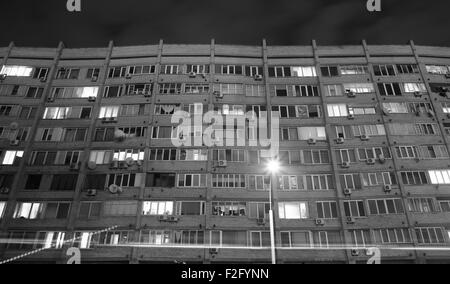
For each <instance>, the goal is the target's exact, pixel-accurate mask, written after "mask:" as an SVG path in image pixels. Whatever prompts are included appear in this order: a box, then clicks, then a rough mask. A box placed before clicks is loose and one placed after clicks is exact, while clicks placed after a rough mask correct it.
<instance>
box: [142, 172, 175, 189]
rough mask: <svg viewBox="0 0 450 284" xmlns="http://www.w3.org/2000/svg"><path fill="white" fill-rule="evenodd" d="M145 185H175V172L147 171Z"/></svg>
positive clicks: (166, 186)
mask: <svg viewBox="0 0 450 284" xmlns="http://www.w3.org/2000/svg"><path fill="white" fill-rule="evenodd" d="M145 186H146V187H165V188H172V187H175V174H172V173H148V174H147V178H146V180H145Z"/></svg>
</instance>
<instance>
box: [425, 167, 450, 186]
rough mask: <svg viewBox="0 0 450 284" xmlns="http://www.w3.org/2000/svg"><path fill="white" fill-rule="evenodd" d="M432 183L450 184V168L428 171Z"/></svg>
mask: <svg viewBox="0 0 450 284" xmlns="http://www.w3.org/2000/svg"><path fill="white" fill-rule="evenodd" d="M428 174H429V175H430V180H431V184H450V170H435V171H428Z"/></svg>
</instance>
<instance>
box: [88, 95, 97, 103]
mask: <svg viewBox="0 0 450 284" xmlns="http://www.w3.org/2000/svg"><path fill="white" fill-rule="evenodd" d="M96 100H97V97H93V96H92V97H89V98H88V101H90V102H95V101H96Z"/></svg>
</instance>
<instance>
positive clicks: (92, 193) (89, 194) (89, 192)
mask: <svg viewBox="0 0 450 284" xmlns="http://www.w3.org/2000/svg"><path fill="white" fill-rule="evenodd" d="M86 195H87V196H96V195H97V190H96V189H88V190H87V193H86Z"/></svg>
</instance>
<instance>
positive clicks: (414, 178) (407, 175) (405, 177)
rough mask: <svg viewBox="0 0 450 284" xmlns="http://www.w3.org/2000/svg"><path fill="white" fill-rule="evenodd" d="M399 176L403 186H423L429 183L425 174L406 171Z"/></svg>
mask: <svg viewBox="0 0 450 284" xmlns="http://www.w3.org/2000/svg"><path fill="white" fill-rule="evenodd" d="M400 174H401V176H402V181H403V183H404V184H405V185H424V184H428V183H429V182H428V178H427V174H426V172H420V171H408V172H400Z"/></svg>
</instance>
